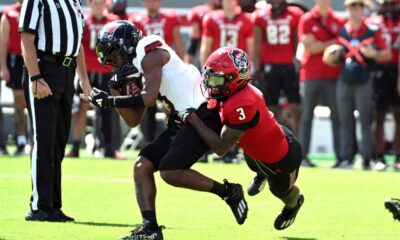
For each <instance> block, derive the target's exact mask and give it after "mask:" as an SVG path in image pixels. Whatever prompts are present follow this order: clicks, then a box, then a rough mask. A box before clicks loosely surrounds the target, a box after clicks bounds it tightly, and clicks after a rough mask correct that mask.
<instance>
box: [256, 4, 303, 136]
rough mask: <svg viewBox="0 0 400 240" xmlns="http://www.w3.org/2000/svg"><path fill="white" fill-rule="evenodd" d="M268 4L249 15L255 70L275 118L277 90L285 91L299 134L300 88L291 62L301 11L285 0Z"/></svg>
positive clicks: (293, 127)
mask: <svg viewBox="0 0 400 240" xmlns="http://www.w3.org/2000/svg"><path fill="white" fill-rule="evenodd" d="M268 2H269V3H270V4H269V5H267V7H265V8H262V9H258V10H256V11H255V12H254V13H253V15H252V21H253V24H254V54H253V57H252V60H253V63H254V71H255V72H256V76H257V79H256V81H260V83H259V85H260V88H261V91H263V92H264V97H265V100H266V101H267V106H268V108H269V109H270V110H271V111H272V112H273V113H274V115H275V117H276V118H277V119H278V122H281V123H284V122H285V119H284V118H283V117H281V114H280V112H281V111H280V106H279V98H280V91H281V89H283V90H284V91H285V96H286V97H287V98H288V102H289V111H290V115H291V120H292V121H291V122H290V127H291V129H292V131H293V132H294V133H295V135H297V134H298V124H299V118H300V88H299V80H298V76H297V73H296V70H295V66H294V62H293V61H294V58H295V52H296V48H297V25H298V22H299V19H300V17H301V15H302V14H303V11H302V10H301V9H300V8H298V7H291V6H288V4H287V2H286V0H268Z"/></svg>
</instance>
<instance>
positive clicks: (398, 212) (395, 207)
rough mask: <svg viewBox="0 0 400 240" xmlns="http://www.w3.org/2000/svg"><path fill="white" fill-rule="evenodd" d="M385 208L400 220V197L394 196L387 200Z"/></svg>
mask: <svg viewBox="0 0 400 240" xmlns="http://www.w3.org/2000/svg"><path fill="white" fill-rule="evenodd" d="M385 208H386V209H387V210H389V212H391V213H392V214H393V218H394V219H395V220H399V221H400V199H395V198H392V199H391V200H387V201H385Z"/></svg>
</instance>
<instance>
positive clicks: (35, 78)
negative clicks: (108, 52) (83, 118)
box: [19, 0, 91, 222]
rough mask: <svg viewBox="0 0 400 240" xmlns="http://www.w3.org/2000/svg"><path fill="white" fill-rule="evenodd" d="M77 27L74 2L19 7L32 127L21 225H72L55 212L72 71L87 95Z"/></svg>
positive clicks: (41, 1)
mask: <svg viewBox="0 0 400 240" xmlns="http://www.w3.org/2000/svg"><path fill="white" fill-rule="evenodd" d="M83 24H84V22H83V15H82V12H81V2H80V0H66V1H65V0H25V1H24V2H23V5H22V9H21V15H20V21H19V32H21V43H22V44H21V45H22V55H23V57H24V61H25V65H26V70H27V71H28V72H27V74H28V75H29V79H30V81H24V83H23V85H24V90H25V97H26V99H27V106H28V110H29V116H30V120H31V124H32V128H33V148H32V152H31V174H32V195H31V201H30V208H31V211H30V212H29V213H28V215H27V216H26V217H25V219H26V220H27V221H49V222H66V221H74V219H73V218H71V217H69V216H67V215H65V214H64V213H63V212H62V211H61V206H62V201H61V161H62V159H63V158H64V151H65V146H66V143H67V139H68V134H69V127H70V122H71V104H72V97H73V94H74V85H73V81H74V77H75V71H77V73H78V76H79V79H80V80H81V82H80V84H81V87H82V90H83V98H85V97H86V96H88V95H89V93H90V91H91V87H90V83H89V80H88V76H87V72H86V65H85V56H84V52H83V47H82V46H81V38H82V33H83Z"/></svg>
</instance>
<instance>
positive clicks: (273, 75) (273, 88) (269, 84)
mask: <svg viewBox="0 0 400 240" xmlns="http://www.w3.org/2000/svg"><path fill="white" fill-rule="evenodd" d="M279 71H280V69H279V66H277V65H273V64H265V65H264V82H265V89H263V90H262V92H263V95H264V99H265V103H266V104H267V107H268V109H269V111H271V112H272V113H273V114H274V116H275V119H276V120H277V121H278V122H280V123H282V121H283V119H282V117H281V108H280V106H279V96H280V91H281V88H282V84H281V81H280V78H279Z"/></svg>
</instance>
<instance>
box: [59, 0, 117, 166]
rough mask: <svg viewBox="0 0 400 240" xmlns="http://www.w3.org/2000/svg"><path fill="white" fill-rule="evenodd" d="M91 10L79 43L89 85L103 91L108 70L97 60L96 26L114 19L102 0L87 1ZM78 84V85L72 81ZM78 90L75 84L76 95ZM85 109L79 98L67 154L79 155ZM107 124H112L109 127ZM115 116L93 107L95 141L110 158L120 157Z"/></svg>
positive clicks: (87, 107)
mask: <svg viewBox="0 0 400 240" xmlns="http://www.w3.org/2000/svg"><path fill="white" fill-rule="evenodd" d="M88 5H89V7H90V9H91V11H90V13H88V14H86V15H85V28H84V33H83V38H82V45H83V46H84V50H85V60H86V68H87V71H88V74H89V79H90V82H91V85H92V86H96V87H97V88H99V89H102V90H104V91H109V90H108V84H107V82H108V81H109V80H110V78H111V76H112V73H111V71H110V69H108V68H106V67H104V66H103V65H101V64H100V63H99V61H98V60H97V54H96V45H97V35H98V33H99V31H100V29H101V28H102V27H103V26H104V25H106V24H107V23H109V22H112V21H115V20H118V17H117V16H116V15H114V14H107V12H106V8H107V5H106V2H105V0H88ZM76 85H78V84H76ZM81 91H82V90H81V89H80V88H79V87H78V89H77V95H79V93H80V92H81ZM88 109H89V103H87V102H85V101H83V100H81V101H80V102H79V105H78V106H77V111H76V112H75V114H74V118H75V119H74V121H73V126H74V127H73V132H72V141H73V144H72V149H71V151H70V152H69V153H68V154H67V156H68V157H79V148H80V144H81V139H82V133H84V132H85V131H84V129H85V126H86V112H87V110H88ZM110 126H113V127H112V128H111V127H110ZM119 126H120V125H119V117H118V114H117V113H116V112H115V111H114V110H109V109H107V110H105V109H97V110H96V129H97V130H96V131H95V132H96V136H97V137H96V138H97V139H96V140H99V141H100V144H98V145H101V147H104V156H105V157H111V158H123V156H122V155H121V153H120V152H119V151H118V148H119V146H117V145H118V142H120V140H119V139H117V138H118V136H120V135H121V133H120V131H121V129H120V127H119ZM99 147H100V146H99Z"/></svg>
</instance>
